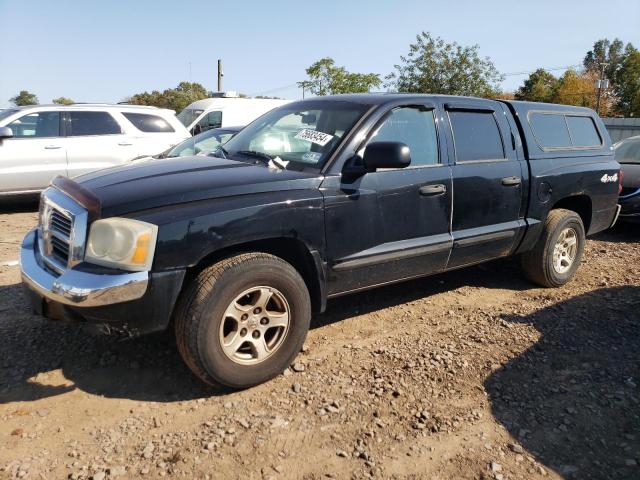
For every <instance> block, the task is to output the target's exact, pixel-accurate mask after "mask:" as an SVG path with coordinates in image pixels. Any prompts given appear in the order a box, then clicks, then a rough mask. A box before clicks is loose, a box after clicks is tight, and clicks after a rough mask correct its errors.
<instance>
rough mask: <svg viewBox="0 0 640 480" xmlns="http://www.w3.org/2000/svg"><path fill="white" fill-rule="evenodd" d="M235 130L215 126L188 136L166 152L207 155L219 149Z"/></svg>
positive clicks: (170, 154) (175, 154) (177, 154)
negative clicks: (193, 135) (198, 133)
mask: <svg viewBox="0 0 640 480" xmlns="http://www.w3.org/2000/svg"><path fill="white" fill-rule="evenodd" d="M235 133H236V132H235V131H234V130H225V129H222V128H214V129H212V130H207V131H206V132H203V133H201V134H200V135H196V136H195V137H191V138H187V139H186V140H185V141H184V142H181V143H179V144H178V145H176V146H175V147H173V148H172V149H171V150H169V151H168V152H167V154H166V157H186V156H189V155H206V154H208V153H211V152H213V151H215V150H217V149H218V147H219V146H220V145H223V144H224V143H226V142H227V141H228V140H229V139H230V138H231V137H233V136H234V135H235Z"/></svg>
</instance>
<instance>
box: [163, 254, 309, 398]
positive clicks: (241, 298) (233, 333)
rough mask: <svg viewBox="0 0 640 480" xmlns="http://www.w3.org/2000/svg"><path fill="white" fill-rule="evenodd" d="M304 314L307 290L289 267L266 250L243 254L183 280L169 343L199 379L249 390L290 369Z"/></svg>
mask: <svg viewBox="0 0 640 480" xmlns="http://www.w3.org/2000/svg"><path fill="white" fill-rule="evenodd" d="M245 292H248V293H246V294H245ZM267 297H268V298H269V300H268V303H264V300H263V299H264V298H267ZM242 302H244V303H242ZM252 302H253V303H252ZM241 303H242V304H241ZM260 305H264V307H263V310H262V311H261V312H260V314H256V313H255V312H256V311H258V310H260ZM229 312H231V313H230V314H229ZM283 312H284V313H283ZM287 312H288V314H287ZM245 316H247V317H248V319H246V320H244V317H245ZM267 317H268V318H267ZM310 320H311V301H310V298H309V291H308V289H307V287H306V284H305V282H304V280H303V279H302V277H301V276H300V274H299V273H298V272H297V271H296V270H295V268H293V267H292V266H291V265H290V264H289V263H287V262H285V261H284V260H282V259H281V258H278V257H275V256H273V255H269V254H266V253H245V254H241V255H237V256H234V257H230V258H227V259H224V260H221V261H220V262H218V263H216V264H214V265H212V266H210V267H208V268H206V269H205V270H203V271H202V272H200V274H199V275H198V276H197V277H196V278H195V279H193V281H192V282H191V283H190V284H189V285H188V286H187V288H186V289H185V291H184V292H183V293H182V295H181V297H180V299H179V300H178V305H177V307H176V312H175V333H176V342H177V345H178V350H179V352H180V354H181V356H182V358H183V360H184V362H185V363H186V364H187V366H188V367H189V368H190V369H191V370H192V371H193V373H194V374H195V375H196V376H197V377H198V378H200V380H202V381H203V382H205V383H208V384H210V385H216V384H222V385H225V386H228V387H232V388H248V387H251V386H253V385H257V384H259V383H262V382H265V381H267V380H270V379H272V378H273V377H275V376H277V375H279V374H280V373H282V372H283V371H284V370H285V369H286V368H288V367H289V365H290V364H291V362H292V361H293V359H294V358H295V357H296V355H297V354H298V352H300V349H301V348H302V344H303V343H304V340H305V338H306V335H307V332H308V330H309V322H310ZM263 321H264V322H265V323H266V324H265V325H263ZM287 322H288V323H287ZM285 323H287V326H286V327H284V326H277V325H278V324H282V325H284V324H285ZM270 325H271V326H270ZM273 325H276V326H273ZM231 327H233V328H231ZM234 328H235V330H234ZM243 330H244V332H243ZM256 332H258V333H257V335H258V337H255V336H253V335H256ZM243 333H244V335H241V334H243ZM228 338H231V339H232V341H230V342H229V343H230V346H225V345H224V344H225V342H226V341H227V339H228ZM261 340H263V341H264V343H262V342H261ZM243 341H244V343H241V342H243ZM269 343H270V344H271V347H272V350H271V351H269V345H268V344H269ZM238 345H240V346H238ZM236 346H238V348H237V349H236ZM234 351H235V353H233V352H234ZM253 357H255V358H253Z"/></svg>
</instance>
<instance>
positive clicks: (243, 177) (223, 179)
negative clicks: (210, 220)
mask: <svg viewBox="0 0 640 480" xmlns="http://www.w3.org/2000/svg"><path fill="white" fill-rule="evenodd" d="M73 180H74V181H75V182H77V183H79V184H80V185H82V187H84V188H86V189H88V190H89V191H91V192H92V193H93V194H94V195H95V196H96V197H98V199H99V200H100V203H101V206H102V216H104V217H111V216H115V215H123V214H128V213H132V212H137V211H141V210H147V209H150V208H156V207H161V206H165V205H174V204H179V203H187V202H194V201H198V200H207V199H213V198H220V197H228V196H234V195H247V194H255V193H263V192H269V191H277V190H295V189H309V188H318V187H319V185H320V182H321V180H322V176H321V175H320V174H318V173H309V172H299V171H293V170H279V169H273V168H268V167H266V166H263V165H262V164H258V165H252V164H249V163H244V162H239V161H235V160H228V159H222V158H216V157H202V156H197V157H179V158H170V159H164V160H152V161H149V162H142V163H137V164H129V165H126V166H120V167H115V168H109V169H106V170H100V171H96V172H93V173H89V174H86V175H81V176H79V177H75V178H74V179H73Z"/></svg>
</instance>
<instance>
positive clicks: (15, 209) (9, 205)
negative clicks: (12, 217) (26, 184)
mask: <svg viewBox="0 0 640 480" xmlns="http://www.w3.org/2000/svg"><path fill="white" fill-rule="evenodd" d="M39 201H40V194H35V195H25V196H20V197H2V204H1V205H0V215H3V214H9V213H26V212H37V211H38V202H39Z"/></svg>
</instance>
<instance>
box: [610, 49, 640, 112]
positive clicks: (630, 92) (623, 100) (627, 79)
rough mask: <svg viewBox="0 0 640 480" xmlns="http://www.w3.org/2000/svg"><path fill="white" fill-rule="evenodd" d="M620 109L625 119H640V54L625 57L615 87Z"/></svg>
mask: <svg viewBox="0 0 640 480" xmlns="http://www.w3.org/2000/svg"><path fill="white" fill-rule="evenodd" d="M615 92H616V95H617V97H618V104H617V106H618V108H619V109H620V113H622V114H623V115H624V116H625V117H640V52H639V51H638V50H636V51H634V52H631V53H629V54H628V55H626V56H625V59H624V61H623V62H622V66H621V67H620V70H619V72H618V83H617V84H616V86H615Z"/></svg>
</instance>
